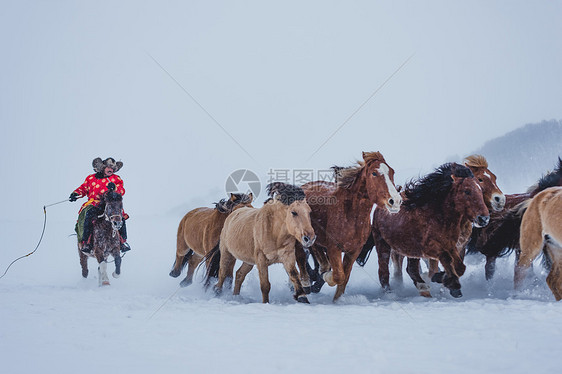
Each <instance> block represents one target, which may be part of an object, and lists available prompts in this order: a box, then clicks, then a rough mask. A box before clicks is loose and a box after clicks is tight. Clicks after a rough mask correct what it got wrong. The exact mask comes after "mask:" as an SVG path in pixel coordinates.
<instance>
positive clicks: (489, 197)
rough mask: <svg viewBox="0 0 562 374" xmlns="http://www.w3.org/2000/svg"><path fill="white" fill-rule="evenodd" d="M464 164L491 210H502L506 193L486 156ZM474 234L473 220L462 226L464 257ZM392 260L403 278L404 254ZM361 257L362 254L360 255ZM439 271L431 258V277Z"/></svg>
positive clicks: (459, 246)
mask: <svg viewBox="0 0 562 374" xmlns="http://www.w3.org/2000/svg"><path fill="white" fill-rule="evenodd" d="M464 165H465V166H466V167H468V168H469V169H470V171H472V174H474V178H476V181H477V183H478V185H479V186H480V188H482V195H483V196H484V203H485V204H486V206H487V207H488V210H489V211H490V212H500V211H502V210H503V208H504V206H505V195H504V194H503V192H502V191H501V190H500V189H499V187H498V185H497V184H496V175H495V174H494V173H492V172H491V171H490V169H488V161H487V160H486V158H485V157H484V156H481V155H471V156H468V157H466V158H465V160H464ZM471 234H472V222H470V221H468V220H467V221H466V222H465V224H464V226H463V227H462V228H461V234H460V237H459V241H458V242H457V250H458V251H459V254H460V256H461V259H464V255H465V252H466V245H467V244H468V241H469V239H470V235H471ZM391 256H392V262H393V265H394V278H396V279H402V261H403V259H404V257H403V256H401V255H399V254H398V253H396V252H392V254H391ZM360 257H361V256H360ZM437 273H439V263H438V261H436V260H429V277H430V278H432V277H433V276H434V275H435V274H437Z"/></svg>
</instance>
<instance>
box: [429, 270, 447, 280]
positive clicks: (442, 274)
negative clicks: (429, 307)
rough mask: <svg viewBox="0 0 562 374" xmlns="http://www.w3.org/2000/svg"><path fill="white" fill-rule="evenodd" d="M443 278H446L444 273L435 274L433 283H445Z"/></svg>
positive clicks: (432, 278)
mask: <svg viewBox="0 0 562 374" xmlns="http://www.w3.org/2000/svg"><path fill="white" fill-rule="evenodd" d="M443 278H445V272H444V271H442V272H439V273H435V274H433V276H432V277H431V281H432V282H435V283H443Z"/></svg>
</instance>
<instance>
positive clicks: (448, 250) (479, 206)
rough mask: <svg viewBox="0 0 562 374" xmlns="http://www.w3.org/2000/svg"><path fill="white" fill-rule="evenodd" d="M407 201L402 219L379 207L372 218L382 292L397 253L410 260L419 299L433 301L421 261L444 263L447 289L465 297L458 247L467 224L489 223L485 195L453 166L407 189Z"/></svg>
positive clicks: (461, 169)
mask: <svg viewBox="0 0 562 374" xmlns="http://www.w3.org/2000/svg"><path fill="white" fill-rule="evenodd" d="M404 196H405V199H404V207H403V208H402V209H401V210H400V212H398V213H397V214H389V213H388V212H387V211H386V210H384V209H379V208H378V207H377V208H376V209H375V213H374V216H373V241H374V244H375V246H376V249H377V255H378V259H379V280H380V282H381V285H382V287H383V289H388V288H389V279H388V278H389V270H388V261H389V257H390V252H391V249H392V250H394V251H396V252H398V253H399V254H401V255H403V256H407V257H409V258H408V265H407V272H408V274H409V275H410V278H412V280H413V281H414V285H415V286H416V288H417V289H418V290H419V291H420V295H422V296H426V297H430V296H431V294H430V292H429V286H428V285H427V284H426V283H425V282H424V280H423V279H422V277H421V276H420V273H419V259H420V258H429V259H434V260H439V261H440V262H441V264H442V265H443V267H444V268H445V275H444V277H443V279H442V281H443V283H444V285H445V287H447V288H448V289H449V292H450V293H451V295H452V296H453V297H461V296H462V292H461V290H460V288H461V285H460V282H459V277H460V276H462V275H463V274H464V271H465V266H464V264H463V262H462V259H461V258H460V256H459V253H458V250H457V247H456V245H457V243H458V241H459V238H460V237H461V233H462V230H463V227H464V225H465V224H466V222H474V224H475V225H477V226H485V225H486V224H487V223H488V220H489V212H488V208H487V207H486V204H484V198H483V196H482V189H481V188H480V186H479V185H478V184H477V182H476V179H475V178H474V175H473V174H472V172H471V171H470V169H469V168H467V167H465V166H462V165H459V164H455V163H451V164H444V165H441V166H440V167H439V168H437V169H436V171H435V172H433V173H431V174H428V175H426V176H425V177H423V178H421V179H419V180H417V181H413V182H410V183H408V184H407V185H406V187H405V190H404Z"/></svg>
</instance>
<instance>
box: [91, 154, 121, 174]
mask: <svg viewBox="0 0 562 374" xmlns="http://www.w3.org/2000/svg"><path fill="white" fill-rule="evenodd" d="M92 166H93V167H94V171H95V172H96V173H103V171H104V169H105V168H106V167H110V168H112V169H113V172H114V173H117V172H118V171H119V169H121V168H122V167H123V163H122V162H121V161H117V162H116V161H115V159H114V158H112V157H108V158H106V159H105V160H103V161H102V159H101V158H100V157H97V158H95V159H94V161H92Z"/></svg>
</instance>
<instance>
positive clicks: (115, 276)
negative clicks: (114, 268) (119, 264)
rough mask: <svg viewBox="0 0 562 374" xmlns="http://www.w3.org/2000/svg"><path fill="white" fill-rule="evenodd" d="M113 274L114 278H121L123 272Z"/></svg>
mask: <svg viewBox="0 0 562 374" xmlns="http://www.w3.org/2000/svg"><path fill="white" fill-rule="evenodd" d="M111 275H113V278H119V276H120V275H121V274H119V273H116V272H113V273H111Z"/></svg>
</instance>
